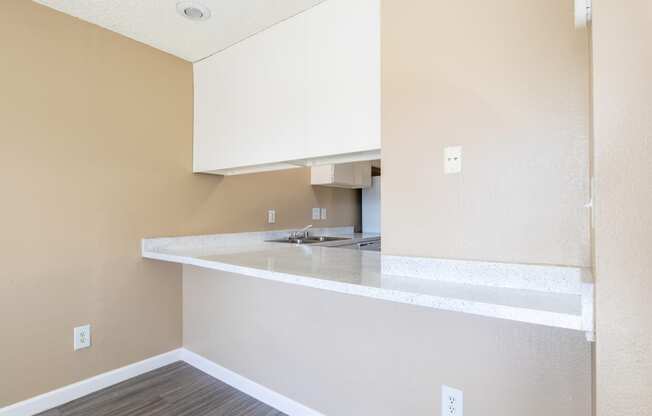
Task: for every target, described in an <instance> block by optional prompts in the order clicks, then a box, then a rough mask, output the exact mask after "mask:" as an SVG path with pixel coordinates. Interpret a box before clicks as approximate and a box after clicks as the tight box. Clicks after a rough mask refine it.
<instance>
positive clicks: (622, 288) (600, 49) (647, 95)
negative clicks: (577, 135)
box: [593, 0, 652, 416]
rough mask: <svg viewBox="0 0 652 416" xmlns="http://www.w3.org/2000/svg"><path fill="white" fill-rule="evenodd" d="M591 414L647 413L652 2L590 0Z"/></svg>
mask: <svg viewBox="0 0 652 416" xmlns="http://www.w3.org/2000/svg"><path fill="white" fill-rule="evenodd" d="M593 16H594V18H593V63H594V71H595V72H594V111H595V139H594V146H595V175H596V214H595V215H596V217H595V254H596V271H595V273H596V293H597V312H596V319H597V344H596V378H597V380H596V385H597V395H596V399H597V406H596V408H597V415H598V416H622V415H627V416H648V415H650V414H652V358H651V357H652V303H651V301H650V299H651V297H652V183H651V182H652V44H651V43H650V40H651V39H652V3H650V2H649V1H647V0H632V1H628V2H627V5H626V6H625V4H624V2H622V1H619V0H593Z"/></svg>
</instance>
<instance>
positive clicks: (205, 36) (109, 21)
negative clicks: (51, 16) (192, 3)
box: [34, 0, 323, 62]
mask: <svg viewBox="0 0 652 416" xmlns="http://www.w3.org/2000/svg"><path fill="white" fill-rule="evenodd" d="M34 1H36V2H37V3H40V4H43V5H45V6H48V7H51V8H53V9H56V10H59V11H61V12H63V13H66V14H69V15H72V16H75V17H78V18H80V19H82V20H86V21H88V22H91V23H94V24H96V25H99V26H102V27H104V28H106V29H109V30H112V31H114V32H117V33H120V34H122V35H124V36H127V37H130V38H132V39H135V40H137V41H140V42H143V43H146V44H148V45H150V46H153V47H155V48H157V49H161V50H163V51H166V52H169V53H171V54H173V55H176V56H178V57H180V58H182V59H185V60H188V61H191V62H195V61H197V60H200V59H202V58H205V57H207V56H209V55H211V54H213V53H215V52H217V51H220V50H222V49H224V48H227V47H229V46H230V45H233V44H234V43H236V42H238V41H240V40H242V39H245V38H246V37H248V36H251V35H253V34H254V33H256V32H259V31H261V30H263V29H265V28H267V27H270V26H272V25H274V24H275V23H278V22H280V21H282V20H284V19H287V18H288V17H290V16H293V15H295V14H297V13H300V12H302V11H304V10H306V9H309V8H310V7H312V6H314V5H316V4H318V3H321V2H322V1H323V0H198V3H200V4H203V5H204V6H206V7H208V8H209V9H210V10H211V14H212V16H211V18H210V19H208V20H206V21H200V22H195V21H191V20H189V19H186V18H184V17H183V16H181V15H179V13H178V12H177V10H176V4H177V0H34Z"/></svg>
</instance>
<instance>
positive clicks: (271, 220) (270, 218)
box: [267, 209, 276, 224]
mask: <svg viewBox="0 0 652 416" xmlns="http://www.w3.org/2000/svg"><path fill="white" fill-rule="evenodd" d="M267 223H268V224H276V210H275V209H270V210H269V211H267Z"/></svg>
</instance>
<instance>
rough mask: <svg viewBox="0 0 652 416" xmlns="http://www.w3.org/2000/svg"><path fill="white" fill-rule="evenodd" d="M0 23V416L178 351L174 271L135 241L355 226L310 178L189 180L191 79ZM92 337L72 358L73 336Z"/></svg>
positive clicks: (137, 56)
mask: <svg viewBox="0 0 652 416" xmlns="http://www.w3.org/2000/svg"><path fill="white" fill-rule="evenodd" d="M2 6H3V8H2V11H0V51H1V54H2V57H1V58H0V146H1V151H0V189H2V190H3V197H2V202H1V204H0V212H1V213H2V215H0V253H2V263H3V264H2V268H1V269H2V272H0V334H2V338H1V340H0V407H2V406H4V405H8V404H10V403H12V402H16V401H19V400H22V399H25V398H28V397H31V396H34V395H37V394H40V393H43V392H46V391H49V390H52V389H54V388H58V387H61V386H63V385H67V384H69V383H72V382H75V381H78V380H80V379H84V378H87V377H90V376H93V375H95V374H98V373H101V372H104V371H107V370H111V369H114V368H117V367H120V366H123V365H125V364H128V363H131V362H135V361H139V360H142V359H144V358H147V357H149V356H153V355H155V354H158V353H162V352H165V351H168V350H171V349H174V348H177V347H179V346H181V331H182V330H181V279H180V271H181V269H180V267H179V266H176V265H168V264H163V263H160V262H154V261H144V260H142V259H140V257H139V242H140V239H141V238H142V237H145V236H161V235H180V234H196V233H213V232H230V231H245V230H262V229H265V228H268V226H267V225H266V224H265V218H266V215H265V213H266V209H267V208H271V207H275V208H276V209H277V210H278V223H277V224H276V226H275V228H286V227H298V226H303V225H305V224H308V223H311V222H312V221H311V220H310V216H311V208H312V207H313V206H314V207H318V206H321V207H327V208H328V209H329V220H328V221H323V222H321V221H320V222H319V223H318V224H319V225H325V226H335V225H351V224H352V223H353V222H355V221H357V212H356V211H357V204H358V202H357V198H356V195H355V192H353V191H348V190H328V189H322V190H314V189H313V188H312V187H311V186H310V185H309V181H310V172H309V170H306V169H297V170H292V171H285V172H278V173H269V174H259V175H251V176H246V177H233V178H227V179H223V180H222V179H220V178H218V177H212V176H199V175H193V174H191V173H190V172H191V168H192V67H191V65H190V64H189V63H187V62H183V61H181V60H178V59H176V58H174V57H172V56H170V55H166V54H164V53H162V52H158V51H156V50H154V49H151V48H149V47H146V46H144V45H142V44H139V43H137V42H134V41H132V40H129V39H126V38H123V37H120V36H118V35H116V34H113V33H111V32H108V31H106V30H102V29H100V28H98V27H95V26H92V25H89V24H86V23H83V22H81V21H79V20H76V19H74V18H72V17H68V16H66V15H63V14H59V13H57V12H55V11H52V10H50V9H47V8H44V7H42V6H37V5H36V4H34V3H32V2H30V1H27V0H4V1H3V2H2ZM85 323H90V324H92V325H93V337H94V338H93V341H94V344H93V347H92V348H90V349H88V350H84V351H80V352H77V353H74V352H73V351H72V328H73V327H74V326H76V325H80V324H85Z"/></svg>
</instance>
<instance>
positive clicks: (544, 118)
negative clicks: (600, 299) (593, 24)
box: [382, 0, 591, 266]
mask: <svg viewBox="0 0 652 416" xmlns="http://www.w3.org/2000/svg"><path fill="white" fill-rule="evenodd" d="M382 13H383V14H382V91H383V100H382V102H383V114H382V129H383V130H382V147H383V200H382V212H383V218H382V221H383V224H382V229H383V250H384V252H386V253H388V254H397V255H414V256H426V257H442V258H460V259H473V260H491V261H507V262H520V263H539V264H558V265H573V266H590V259H591V250H590V238H589V212H588V210H587V209H586V208H585V207H584V205H585V204H586V203H587V202H588V199H589V102H590V100H589V87H590V82H589V46H588V36H587V31H586V30H576V29H575V27H574V18H573V7H572V4H571V3H570V2H569V1H568V0H549V1H540V0H498V1H490V2H488V1H485V0H471V1H445V0H408V1H397V0H383V3H382ZM446 146H462V147H463V156H462V158H463V162H462V165H463V171H462V173H461V174H458V175H444V170H443V158H444V157H443V154H444V148H445V147H446Z"/></svg>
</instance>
